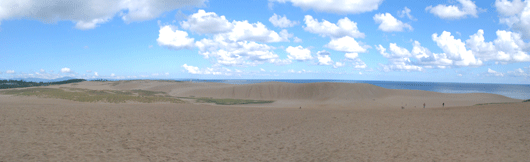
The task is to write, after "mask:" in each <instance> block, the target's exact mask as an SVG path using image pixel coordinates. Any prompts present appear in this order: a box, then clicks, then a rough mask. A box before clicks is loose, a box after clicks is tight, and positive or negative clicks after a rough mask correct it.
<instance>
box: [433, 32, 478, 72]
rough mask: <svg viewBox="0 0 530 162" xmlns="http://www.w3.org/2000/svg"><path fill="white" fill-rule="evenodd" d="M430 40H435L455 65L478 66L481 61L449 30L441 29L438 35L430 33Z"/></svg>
mask: <svg viewBox="0 0 530 162" xmlns="http://www.w3.org/2000/svg"><path fill="white" fill-rule="evenodd" d="M432 40H433V41H435V42H436V44H437V45H438V47H440V48H441V49H442V50H443V51H444V53H445V54H446V55H447V57H448V58H449V59H451V60H454V61H455V62H454V64H455V65H457V66H479V65H482V61H481V60H479V59H476V58H475V55H473V52H472V51H471V50H467V49H466V46H465V43H463V42H462V41H461V40H460V39H455V38H454V36H452V35H451V33H450V32H447V31H443V32H442V34H440V36H438V34H436V33H435V34H433V35H432Z"/></svg>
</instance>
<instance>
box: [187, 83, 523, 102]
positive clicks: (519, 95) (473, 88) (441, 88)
mask: <svg viewBox="0 0 530 162" xmlns="http://www.w3.org/2000/svg"><path fill="white" fill-rule="evenodd" d="M186 81H190V80H189V79H188V80H186ZM191 81H192V82H216V83H228V84H253V83H262V82H287V83H316V82H341V83H368V84H372V85H376V86H379V87H383V88H388V89H410V90H425V91H433V92H441V93H492V94H499V95H504V96H507V97H511V98H516V99H530V84H489V83H488V84H487V83H437V82H399V81H359V80H313V79H307V80H304V79H300V80H281V79H280V80H276V79H271V80H238V79H234V80H197V79H192V80H191Z"/></svg>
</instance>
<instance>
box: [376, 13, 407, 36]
mask: <svg viewBox="0 0 530 162" xmlns="http://www.w3.org/2000/svg"><path fill="white" fill-rule="evenodd" d="M374 21H375V22H376V23H378V24H380V25H379V30H382V31H385V32H401V31H403V29H405V28H406V29H408V30H409V31H412V30H413V28H412V26H410V25H409V24H407V23H403V22H401V21H399V20H398V19H396V18H395V17H394V16H392V14H390V13H384V14H376V15H375V16H374Z"/></svg>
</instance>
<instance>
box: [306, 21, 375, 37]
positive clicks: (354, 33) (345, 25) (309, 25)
mask: <svg viewBox="0 0 530 162" xmlns="http://www.w3.org/2000/svg"><path fill="white" fill-rule="evenodd" d="M304 21H305V26H304V30H305V31H308V32H310V33H314V34H319V35H320V36H322V37H324V36H329V37H331V38H341V37H344V36H349V37H353V38H364V36H365V35H364V33H361V32H360V31H359V29H358V28H357V23H356V22H353V21H351V20H350V19H348V17H344V18H342V19H340V20H339V21H338V22H337V24H334V23H331V22H329V21H327V20H322V22H319V21H318V20H317V19H314V18H313V17H312V16H310V15H306V16H305V18H304Z"/></svg>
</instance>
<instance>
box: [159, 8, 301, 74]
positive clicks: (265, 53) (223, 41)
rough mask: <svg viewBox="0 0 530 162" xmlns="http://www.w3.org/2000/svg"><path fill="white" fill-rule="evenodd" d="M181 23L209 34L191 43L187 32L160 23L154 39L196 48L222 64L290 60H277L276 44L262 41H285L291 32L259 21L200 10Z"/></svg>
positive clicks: (286, 60) (280, 62) (173, 46)
mask: <svg viewBox="0 0 530 162" xmlns="http://www.w3.org/2000/svg"><path fill="white" fill-rule="evenodd" d="M181 26H182V28H183V29H187V30H190V31H192V32H194V33H198V34H207V35H208V37H206V38H203V39H201V40H198V41H195V42H194V38H188V33H187V32H185V31H180V30H177V29H176V27H174V26H163V27H161V29H160V35H159V38H158V39H157V40H158V42H159V44H160V45H162V46H166V47H169V48H173V49H177V50H178V49H183V48H188V49H191V48H194V47H196V48H198V49H199V54H200V55H202V56H204V58H206V59H213V60H214V61H216V62H217V64H219V65H224V66H255V65H257V64H262V63H265V62H268V63H274V64H277V65H284V64H290V63H291V60H290V59H284V60H282V59H279V56H278V55H277V54H275V53H274V49H275V47H273V46H269V45H267V44H262V43H273V42H288V41H289V38H292V37H294V35H293V34H291V33H289V32H288V31H287V30H285V29H283V30H281V32H279V33H277V32H275V31H273V30H270V29H268V28H267V27H266V26H265V25H263V24H262V23H261V22H256V23H250V22H248V21H246V20H245V21H236V20H234V21H232V22H228V20H227V19H226V18H225V17H224V16H219V15H217V14H216V13H214V12H205V11H203V10H199V11H198V12H197V13H195V14H193V15H191V16H189V17H187V20H185V21H183V22H181ZM212 26H214V27H212ZM219 26H220V27H219ZM166 33H167V34H166ZM295 40H296V39H295Z"/></svg>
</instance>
